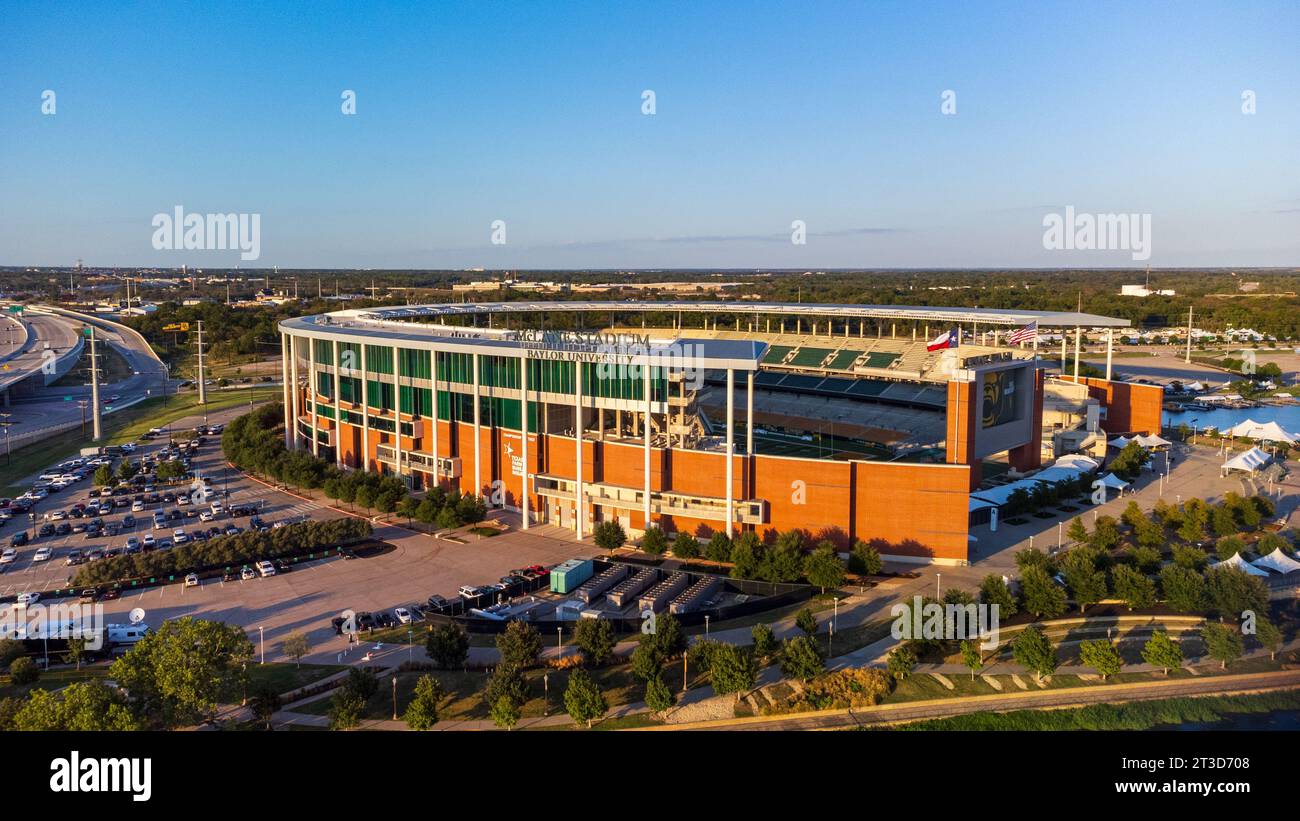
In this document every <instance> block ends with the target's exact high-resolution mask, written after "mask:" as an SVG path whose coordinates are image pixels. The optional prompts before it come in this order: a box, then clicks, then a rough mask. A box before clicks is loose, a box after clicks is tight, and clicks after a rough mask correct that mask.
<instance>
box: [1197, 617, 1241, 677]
mask: <svg viewBox="0 0 1300 821" xmlns="http://www.w3.org/2000/svg"><path fill="white" fill-rule="evenodd" d="M1201 640H1202V641H1204V642H1205V652H1206V654H1207V655H1208V656H1209V657H1210V658H1212V659H1214V660H1215V661H1217V662H1219V669H1221V670H1226V669H1227V668H1228V665H1229V664H1231V663H1232V662H1234V661H1236V660H1237V659H1239V658H1241V651H1242V646H1241V634H1240V633H1238V632H1237V631H1236V630H1233V629H1232V628H1231V627H1228V626H1226V625H1223V624H1219V623H1217V622H1207V623H1206V625H1205V626H1204V627H1202V628H1201Z"/></svg>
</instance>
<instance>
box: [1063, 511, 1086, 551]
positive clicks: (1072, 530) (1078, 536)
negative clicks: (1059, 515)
mask: <svg viewBox="0 0 1300 821" xmlns="http://www.w3.org/2000/svg"><path fill="white" fill-rule="evenodd" d="M1065 535H1066V536H1069V537H1070V541H1072V542H1074V543H1075V544H1086V543H1087V541H1088V526H1087V525H1085V524H1084V523H1083V519H1080V518H1079V517H1078V516H1075V517H1074V518H1073V519H1071V520H1070V526H1069V527H1067V528H1066V529H1065Z"/></svg>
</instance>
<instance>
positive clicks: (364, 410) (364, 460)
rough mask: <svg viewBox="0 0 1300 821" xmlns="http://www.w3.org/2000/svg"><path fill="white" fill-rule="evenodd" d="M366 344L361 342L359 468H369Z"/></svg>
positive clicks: (368, 396)
mask: <svg viewBox="0 0 1300 821" xmlns="http://www.w3.org/2000/svg"><path fill="white" fill-rule="evenodd" d="M368 373H369V371H368V370H367V368H366V345H365V343H364V342H363V343H361V469H362V470H370V382H369V381H368V380H367V379H366V376H367V375H368Z"/></svg>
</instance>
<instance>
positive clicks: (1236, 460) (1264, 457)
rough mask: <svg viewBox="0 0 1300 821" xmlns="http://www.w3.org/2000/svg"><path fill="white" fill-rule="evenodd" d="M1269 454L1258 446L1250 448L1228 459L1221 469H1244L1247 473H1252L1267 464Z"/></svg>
mask: <svg viewBox="0 0 1300 821" xmlns="http://www.w3.org/2000/svg"><path fill="white" fill-rule="evenodd" d="M1268 461H1269V455H1268V454H1267V453H1265V452H1264V451H1262V450H1260V449H1259V448H1251V449H1250V450H1248V451H1246V452H1244V453H1238V454H1237V455H1236V456H1234V457H1232V458H1231V459H1229V460H1228V461H1226V462H1224V463H1223V470H1225V471H1228V470H1244V471H1246V472H1247V473H1254V472H1255V471H1257V470H1259V469H1260V468H1262V467H1264V466H1265V465H1267V464H1268Z"/></svg>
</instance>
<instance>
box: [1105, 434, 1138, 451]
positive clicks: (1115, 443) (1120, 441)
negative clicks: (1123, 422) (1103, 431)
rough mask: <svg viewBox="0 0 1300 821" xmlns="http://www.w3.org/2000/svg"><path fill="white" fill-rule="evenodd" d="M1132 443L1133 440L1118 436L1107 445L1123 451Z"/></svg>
mask: <svg viewBox="0 0 1300 821" xmlns="http://www.w3.org/2000/svg"><path fill="white" fill-rule="evenodd" d="M1132 441H1133V440H1132V439H1130V438H1128V437H1127V436H1116V437H1115V438H1114V439H1112V440H1110V441H1109V442H1107V443H1106V444H1108V445H1110V446H1111V447H1112V448H1119V449H1121V450H1123V449H1124V448H1126V447H1128V443H1129V442H1132Z"/></svg>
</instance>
